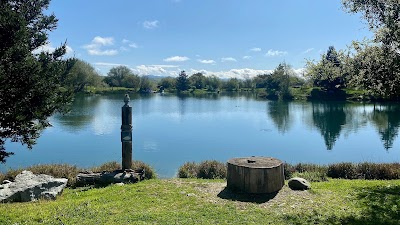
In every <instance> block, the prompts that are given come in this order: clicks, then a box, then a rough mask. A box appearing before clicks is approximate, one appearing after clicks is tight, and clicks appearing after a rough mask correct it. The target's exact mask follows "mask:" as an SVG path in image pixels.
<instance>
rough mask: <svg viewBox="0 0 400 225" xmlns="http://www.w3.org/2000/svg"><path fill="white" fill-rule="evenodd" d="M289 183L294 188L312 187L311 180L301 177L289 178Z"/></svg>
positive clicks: (304, 188)
mask: <svg viewBox="0 0 400 225" xmlns="http://www.w3.org/2000/svg"><path fill="white" fill-rule="evenodd" d="M288 185H289V187H290V189H292V190H307V189H310V188H311V184H310V182H308V181H307V180H306V179H304V178H300V177H293V178H291V179H289V181H288Z"/></svg>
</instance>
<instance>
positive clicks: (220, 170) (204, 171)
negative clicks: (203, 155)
mask: <svg viewBox="0 0 400 225" xmlns="http://www.w3.org/2000/svg"><path fill="white" fill-rule="evenodd" d="M226 170H227V168H226V164H225V163H221V162H218V161H216V160H206V161H203V162H200V164H199V166H198V172H197V178H202V179H225V178H226Z"/></svg>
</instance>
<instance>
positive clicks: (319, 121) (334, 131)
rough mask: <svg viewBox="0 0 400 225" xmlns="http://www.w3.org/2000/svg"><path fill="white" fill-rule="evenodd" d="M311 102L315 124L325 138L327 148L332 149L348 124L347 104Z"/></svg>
mask: <svg viewBox="0 0 400 225" xmlns="http://www.w3.org/2000/svg"><path fill="white" fill-rule="evenodd" d="M311 104H312V118H313V122H314V126H315V127H316V128H317V129H318V130H319V131H320V133H321V135H322V137H323V138H324V141H325V145H326V148H327V149H328V150H332V148H333V146H334V145H335V142H336V140H337V139H338V138H339V136H340V132H341V131H342V128H343V126H344V125H345V124H346V113H345V112H344V105H345V104H344V103H338V102H323V103H317V102H313V103H311Z"/></svg>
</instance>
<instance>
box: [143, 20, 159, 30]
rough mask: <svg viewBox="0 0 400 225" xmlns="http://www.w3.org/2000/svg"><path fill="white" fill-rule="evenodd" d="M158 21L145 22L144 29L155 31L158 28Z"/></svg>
mask: <svg viewBox="0 0 400 225" xmlns="http://www.w3.org/2000/svg"><path fill="white" fill-rule="evenodd" d="M158 23H159V22H158V20H153V21H148V20H146V21H144V22H143V27H144V28H146V29H154V28H157V27H158Z"/></svg>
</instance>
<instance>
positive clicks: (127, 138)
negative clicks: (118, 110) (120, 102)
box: [121, 94, 132, 170]
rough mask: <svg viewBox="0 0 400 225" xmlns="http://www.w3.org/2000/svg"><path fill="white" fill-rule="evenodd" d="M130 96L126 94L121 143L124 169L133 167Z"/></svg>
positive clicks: (123, 107)
mask: <svg viewBox="0 0 400 225" xmlns="http://www.w3.org/2000/svg"><path fill="white" fill-rule="evenodd" d="M129 100H130V98H129V95H128V94H125V98H124V102H125V105H124V106H122V125H121V142H122V169H123V170H125V169H131V167H132V107H130V106H129V104H128V103H129Z"/></svg>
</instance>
